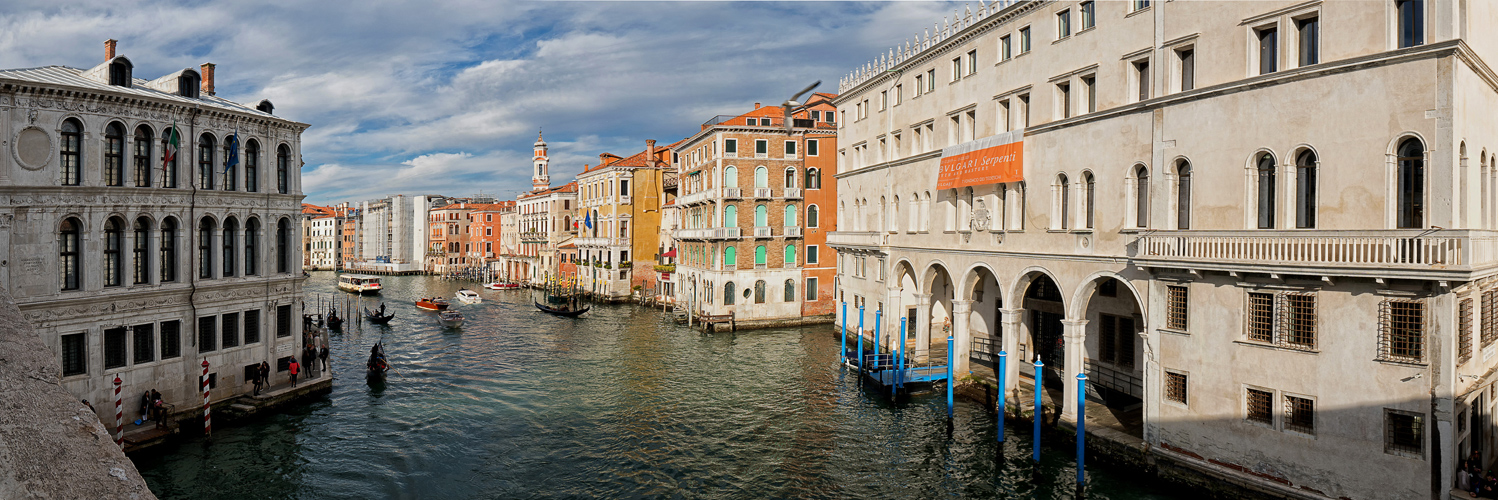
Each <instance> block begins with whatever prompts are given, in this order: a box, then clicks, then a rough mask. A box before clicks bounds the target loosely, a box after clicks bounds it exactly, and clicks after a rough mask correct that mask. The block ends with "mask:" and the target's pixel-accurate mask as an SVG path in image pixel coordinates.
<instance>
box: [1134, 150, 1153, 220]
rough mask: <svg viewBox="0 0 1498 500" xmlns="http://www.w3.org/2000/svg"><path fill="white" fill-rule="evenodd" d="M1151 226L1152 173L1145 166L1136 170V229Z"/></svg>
mask: <svg viewBox="0 0 1498 500" xmlns="http://www.w3.org/2000/svg"><path fill="white" fill-rule="evenodd" d="M1149 225H1150V171H1149V169H1147V168H1145V167H1144V165H1140V166H1139V167H1138V168H1136V169H1135V170H1134V227H1149Z"/></svg>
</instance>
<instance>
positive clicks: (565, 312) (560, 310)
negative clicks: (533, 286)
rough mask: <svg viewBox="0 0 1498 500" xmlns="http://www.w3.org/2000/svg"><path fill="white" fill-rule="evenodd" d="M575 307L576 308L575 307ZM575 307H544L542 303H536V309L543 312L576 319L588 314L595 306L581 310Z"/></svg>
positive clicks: (583, 307) (584, 307)
mask: <svg viewBox="0 0 1498 500" xmlns="http://www.w3.org/2000/svg"><path fill="white" fill-rule="evenodd" d="M573 307H575V306H573ZM573 307H569V306H555V307H553V306H547V305H544V304H542V303H540V302H536V309H540V310H542V311H545V312H548V313H551V314H555V315H557V316H567V317H574V318H575V317H577V316H579V315H581V314H582V313H585V312H588V309H592V308H593V306H582V308H581V309H575V308H573Z"/></svg>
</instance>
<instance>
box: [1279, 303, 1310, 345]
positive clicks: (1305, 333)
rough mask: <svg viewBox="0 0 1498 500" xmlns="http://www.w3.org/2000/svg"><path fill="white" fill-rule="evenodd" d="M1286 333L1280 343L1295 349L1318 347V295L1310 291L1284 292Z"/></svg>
mask: <svg viewBox="0 0 1498 500" xmlns="http://www.w3.org/2000/svg"><path fill="white" fill-rule="evenodd" d="M1281 297H1282V298H1283V300H1282V303H1283V304H1284V309H1283V310H1284V311H1285V314H1284V323H1285V330H1284V332H1285V334H1284V335H1283V336H1282V338H1281V339H1280V345H1283V346H1285V347H1290V348H1295V349H1315V348H1316V296H1315V295H1314V294H1309V293H1285V294H1282V295H1281Z"/></svg>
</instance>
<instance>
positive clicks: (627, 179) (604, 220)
mask: <svg viewBox="0 0 1498 500" xmlns="http://www.w3.org/2000/svg"><path fill="white" fill-rule="evenodd" d="M670 155H671V146H666V147H664V148H656V146H655V141H654V140H648V141H645V150H644V151H641V152H639V153H636V154H634V155H632V156H630V157H628V158H622V157H619V156H618V155H614V154H610V153H603V154H600V155H598V158H599V164H598V165H597V166H594V167H586V166H585V168H584V170H583V172H582V173H581V174H578V176H577V190H578V194H577V197H578V213H577V215H576V220H577V221H579V223H578V226H577V235H578V236H577V239H575V240H573V241H574V242H575V243H576V244H577V250H578V259H579V263H578V265H579V268H578V276H579V279H580V280H581V286H582V288H583V289H584V290H587V291H588V292H589V293H592V294H595V295H597V296H598V297H600V298H603V299H606V300H624V299H628V298H629V296H630V294H631V292H632V291H633V290H634V287H636V286H639V287H642V288H644V287H653V286H655V283H656V277H657V273H656V270H655V266H656V264H657V263H658V262H657V261H658V259H659V258H660V255H661V254H662V253H665V252H666V250H667V249H666V248H662V247H661V242H660V225H661V207H662V206H663V205H665V204H667V203H669V202H670V201H671V200H668V199H666V198H667V195H666V194H665V191H664V189H663V186H662V184H663V182H664V179H665V176H666V170H667V169H668V168H670V165H671V162H670Z"/></svg>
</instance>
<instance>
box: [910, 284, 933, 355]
mask: <svg viewBox="0 0 1498 500" xmlns="http://www.w3.org/2000/svg"><path fill="white" fill-rule="evenodd" d="M915 303H916V308H915V349H914V351H915V356H912V357H911V360H913V361H915V362H917V363H924V362H926V360H927V359H929V358H930V355H931V294H929V293H918V294H916V295H915Z"/></svg>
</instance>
